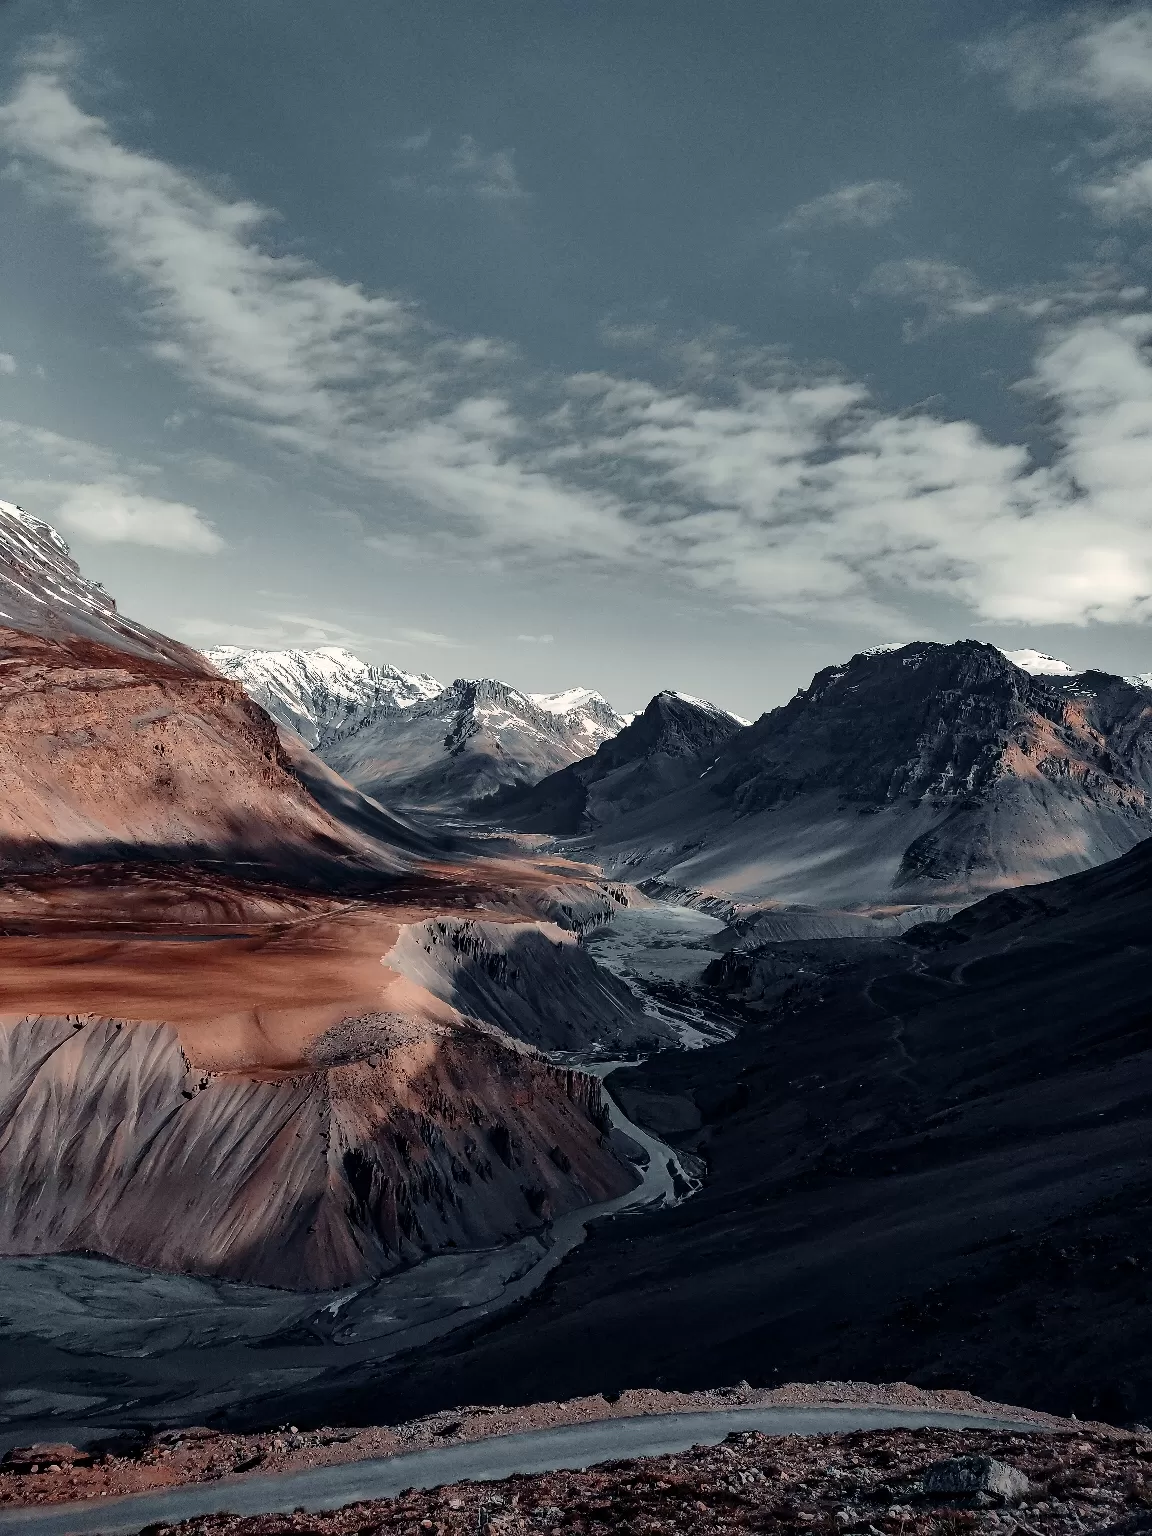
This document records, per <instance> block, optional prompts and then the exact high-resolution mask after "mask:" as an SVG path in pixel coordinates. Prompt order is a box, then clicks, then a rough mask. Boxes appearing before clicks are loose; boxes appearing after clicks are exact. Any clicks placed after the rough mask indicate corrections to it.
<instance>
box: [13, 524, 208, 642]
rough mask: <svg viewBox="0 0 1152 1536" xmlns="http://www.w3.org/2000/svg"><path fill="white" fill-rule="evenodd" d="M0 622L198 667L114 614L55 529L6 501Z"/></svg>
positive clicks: (157, 637) (109, 600)
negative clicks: (96, 642) (75, 637)
mask: <svg viewBox="0 0 1152 1536" xmlns="http://www.w3.org/2000/svg"><path fill="white" fill-rule="evenodd" d="M0 624H8V625H11V626H12V628H14V629H22V630H26V631H27V632H28V633H30V634H34V635H41V636H43V637H45V638H49V639H58V638H60V637H61V636H63V635H72V636H79V637H81V638H83V639H86V640H96V641H99V642H101V643H102V644H104V645H112V646H115V647H116V648H117V649H119V650H122V651H129V652H131V653H133V654H134V655H138V656H152V657H157V658H159V657H162V658H163V659H164V660H166V661H169V662H172V663H174V664H175V665H177V666H180V667H183V668H186V669H187V668H191V669H192V670H194V671H198V670H200V668H201V667H202V666H203V663H202V662H200V660H199V658H198V656H197V654H196V652H194V651H190V650H188V649H187V647H185V646H182V645H180V644H179V643H178V642H177V641H175V640H169V639H167V637H166V636H164V635H158V634H156V633H155V632H154V631H152V630H150V629H146V628H145V627H144V625H143V624H135V623H133V622H132V620H131V619H126V618H124V617H123V616H122V615H121V614H120V613H118V612H117V609H116V603H115V600H114V599H113V598H112V597H110V596H109V595H108V593H107V592H105V590H104V588H103V587H102V586H101V585H100V583H99V582H98V581H89V580H88V578H87V577H86V576H84V575H83V574H82V573H81V570H80V567H79V566H78V565H77V564H76V562H75V560H73V559H72V554H71V551H70V550H69V548H68V545H67V544H66V543H65V542H64V540H63V539H62V538H61V537H60V535H59V534H58V533H57V532H56V530H55V528H53V527H52V526H51V524H49V523H45V522H43V521H42V520H41V519H40V518H38V517H33V516H32V514H31V513H29V512H25V511H24V509H23V507H18V506H17V505H16V504H15V502H11V501H0Z"/></svg>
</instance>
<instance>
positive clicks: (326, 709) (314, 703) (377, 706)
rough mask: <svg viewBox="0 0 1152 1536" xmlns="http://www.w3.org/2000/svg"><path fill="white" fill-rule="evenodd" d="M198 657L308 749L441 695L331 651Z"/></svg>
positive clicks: (409, 676) (420, 678) (418, 676)
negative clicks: (383, 715) (384, 714)
mask: <svg viewBox="0 0 1152 1536" xmlns="http://www.w3.org/2000/svg"><path fill="white" fill-rule="evenodd" d="M204 654H205V656H207V658H208V660H209V661H210V662H211V663H212V665H213V666H214V667H215V668H216V669H217V671H219V672H222V673H223V674H224V676H225V677H230V678H232V679H233V681H235V682H237V683H239V684H240V686H241V687H242V688H243V689H244V691H245V693H247V694H248V696H249V698H251V699H255V701H256V703H257V704H260V705H261V706H262V707H263V708H264V709H266V710H267V711H268V713H269V714H270V715H271V716H272V718H273V719H274V720H277V721H279V723H280V724H281V725H286V726H288V727H289V729H291V730H294V731H296V732H297V734H298V735H300V736H302V737H303V738H304V740H305V741H306V742H307V743H308V745H309V746H310V747H320V746H324V745H325V744H327V743H328V742H331V741H335V740H336V739H337V738H338V737H340V736H343V735H347V734H348V733H349V732H350V731H355V730H357V729H358V728H359V727H360V726H361V725H363V723H364V722H365V720H367V719H369V718H371V717H372V716H374V715H376V714H378V713H379V712H381V711H382V710H393V709H407V708H409V707H410V706H411V705H413V704H416V703H419V702H420V701H421V700H424V699H429V698H434V697H435V696H436V695H437V694H439V693H441V692H442V691H443V684H441V683H439V682H437V680H436V679H435V678H434V677H429V676H427V675H426V674H424V673H413V672H402V671H400V669H399V668H398V667H391V666H382V667H374V666H370V665H369V664H368V663H367V662H363V661H361V660H360V658H359V656H356V655H354V654H353V653H352V652H351V651H348V650H345V649H343V647H341V646H335V645H327V646H322V647H320V649H319V650H315V651H300V650H287V651H261V650H248V649H245V648H244V647H242V646H237V645H217V646H213V647H212V649H211V650H208V651H205V652H204Z"/></svg>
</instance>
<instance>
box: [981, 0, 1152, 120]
mask: <svg viewBox="0 0 1152 1536" xmlns="http://www.w3.org/2000/svg"><path fill="white" fill-rule="evenodd" d="M967 55H968V59H969V61H970V63H971V64H972V65H973V66H974V67H976V68H979V69H984V70H989V71H991V72H993V73H995V74H998V75H1000V76H1002V77H1003V79H1004V81H1005V84H1006V85H1007V87H1008V90H1009V92H1010V94H1011V96H1012V99H1013V100H1014V101H1015V103H1016V105H1017V106H1019V107H1020V108H1022V109H1023V110H1026V111H1027V110H1031V109H1033V108H1036V107H1042V106H1052V105H1063V104H1069V103H1071V104H1074V105H1076V104H1078V105H1090V106H1095V107H1099V108H1102V109H1103V110H1105V111H1106V112H1108V113H1109V114H1111V115H1114V116H1116V117H1133V116H1134V117H1136V118H1144V117H1146V116H1148V115H1149V113H1152V10H1149V9H1148V7H1147V6H1144V5H1135V6H1131V7H1128V8H1126V9H1125V10H1124V11H1123V13H1122V14H1120V15H1119V16H1113V17H1110V18H1109V17H1105V16H1103V15H1102V14H1101V13H1100V12H1099V11H1098V10H1092V9H1072V10H1069V11H1068V12H1066V14H1065V15H1063V16H1061V17H1059V18H1057V19H1055V20H1053V21H1048V22H1040V23H1036V24H1030V25H1025V26H1021V27H1017V28H1014V29H1013V30H1012V31H1010V32H1007V33H1002V34H999V35H998V36H994V37H990V38H986V39H985V40H983V41H982V42H980V43H978V44H975V45H974V46H972V47H970V48H969V49H968V50H967Z"/></svg>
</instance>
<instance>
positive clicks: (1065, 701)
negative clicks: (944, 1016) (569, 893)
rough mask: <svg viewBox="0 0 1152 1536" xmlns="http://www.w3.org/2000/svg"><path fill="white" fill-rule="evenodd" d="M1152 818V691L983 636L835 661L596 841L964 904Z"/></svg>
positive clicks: (883, 895)
mask: <svg viewBox="0 0 1152 1536" xmlns="http://www.w3.org/2000/svg"><path fill="white" fill-rule="evenodd" d="M581 771H583V770H581ZM1150 833H1152V689H1149V688H1148V687H1147V686H1145V685H1143V684H1140V683H1135V682H1132V681H1129V680H1126V679H1124V678H1120V677H1113V676H1111V675H1109V674H1106V673H1102V672H1086V673H1081V674H1078V675H1077V674H1064V673H1059V672H1052V671H1049V672H1045V673H1038V674H1033V673H1032V672H1030V671H1026V670H1024V669H1023V668H1022V667H1019V666H1017V665H1016V664H1015V663H1014V662H1012V661H1011V660H1009V659H1008V657H1006V656H1005V655H1004V654H1003V653H1002V652H1001V651H999V650H997V649H996V647H995V646H991V645H983V644H980V643H978V642H976V641H971V640H965V641H960V642H958V643H956V644H954V645H936V644H930V643H927V642H916V643H913V644H910V645H905V646H901V647H898V648H884V649H882V650H876V651H872V652H864V653H861V654H859V655H857V656H854V657H852V659H851V660H850V661H848V662H846V663H844V664H843V665H842V666H838V667H827V668H825V669H824V670H823V671H822V672H819V673H817V675H816V676H815V678H814V679H813V681H812V683H811V685H810V686H809V687H808V688H805V689H801V690H800V692H799V693H797V695H796V697H795V698H794V699H792V700H791V702H790V703H788V704H785V705H784V706H782V707H781V708H779V709H775V710H772V711H770V712H769V713H768V714H766V715H763V716H762V717H761V718H760V719H759V720H758V721H757V722H756V723H755V724H754V725H753V726H751V727H749V728H748V729H747V730H744V731H740V732H738V733H736V734H734V735H733V736H732V737H731V738H730V740H728V741H727V742H725V743H724V744H722V746H721V748H720V750H719V751H718V753H717V754H716V757H715V761H714V763H713V764H712V765H711V766H709V767H708V768H707V769H706V770H702V776H700V777H698V778H697V779H696V780H695V781H694V782H693V783H691V784H687V785H685V786H684V787H682V788H678V789H673V790H672V791H671V792H670V793H668V794H666V795H663V796H662V797H661V798H659V799H656V800H653V801H650V802H649V803H647V804H645V805H642V806H640V807H638V808H634V809H628V810H627V811H626V812H625V813H624V814H622V815H620V816H618V817H616V818H615V819H613V820H611V821H606V820H605V821H601V822H600V824H599V825H598V826H595V827H592V828H591V842H592V844H593V846H594V847H595V848H596V850H597V852H598V854H599V855H600V857H601V858H602V859H603V860H604V862H605V864H606V866H607V867H608V868H609V869H615V870H618V871H619V870H624V869H627V871H628V873H629V875H630V877H631V878H633V879H635V878H637V877H638V876H639V877H644V876H648V877H650V878H655V879H658V880H663V881H666V882H668V883H669V884H671V885H674V886H676V887H683V888H688V889H692V890H699V891H703V892H705V893H708V894H713V895H718V896H724V897H728V898H732V899H735V900H741V901H753V902H757V903H765V902H767V903H781V904H800V905H807V906H814V907H818V908H822V909H826V908H829V907H836V908H840V907H843V906H849V907H859V906H876V905H892V904H899V905H915V904H917V903H920V902H940V901H943V902H946V903H947V902H963V901H965V900H968V899H970V898H971V897H972V896H973V895H977V894H982V893H984V892H987V891H992V890H996V889H999V888H1001V887H1004V886H1012V885H1018V884H1021V883H1024V882H1029V881H1037V880H1046V879H1052V878H1055V877H1057V876H1060V875H1064V874H1069V873H1072V872H1074V871H1076V870H1080V869H1086V868H1089V867H1091V866H1093V865H1095V864H1100V863H1103V862H1104V861H1105V860H1107V859H1111V858H1115V857H1116V856H1117V855H1119V854H1122V853H1124V852H1126V851H1127V850H1128V849H1129V848H1131V847H1132V846H1133V845H1134V844H1135V843H1137V842H1140V841H1141V840H1142V839H1143V838H1145V837H1147V836H1148V835H1149V834H1150Z"/></svg>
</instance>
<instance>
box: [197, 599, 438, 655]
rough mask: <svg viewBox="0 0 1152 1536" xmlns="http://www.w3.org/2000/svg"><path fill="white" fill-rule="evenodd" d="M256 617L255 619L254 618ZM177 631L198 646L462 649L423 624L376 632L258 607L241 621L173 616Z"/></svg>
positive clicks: (307, 615)
mask: <svg viewBox="0 0 1152 1536" xmlns="http://www.w3.org/2000/svg"><path fill="white" fill-rule="evenodd" d="M254 621H255V622H254ZM176 628H177V629H178V630H179V632H180V634H181V635H182V636H183V637H184V638H185V639H186V640H189V641H192V642H193V643H195V644H197V645H204V646H208V645H243V646H252V647H255V648H256V649H259V650H284V649H293V648H300V649H307V648H309V647H312V648H315V647H318V646H323V645H338V646H343V647H344V648H345V649H346V650H365V649H373V648H377V649H378V648H380V647H392V648H395V647H402V648H409V647H413V646H435V647H438V648H446V649H452V650H464V649H466V648H467V647H466V646H465V645H464V644H463V642H462V641H459V640H454V639H453V638H452V636H450V635H438V634H434V633H431V632H429V631H427V630H423V629H405V628H400V629H397V630H394V631H392V632H391V633H389V634H375V633H372V632H370V631H368V630H364V629H358V628H356V627H355V626H354V625H349V624H348V623H347V621H346V619H333V618H318V617H317V616H316V615H315V614H308V613H297V612H294V611H292V610H287V611H281V610H276V609H268V608H257V609H255V610H254V611H253V612H250V613H247V614H246V615H245V619H244V620H243V621H234V620H231V619H218V618H207V617H196V618H190V619H183V620H178V621H177V624H176Z"/></svg>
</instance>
